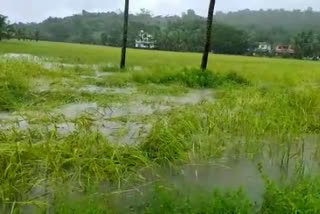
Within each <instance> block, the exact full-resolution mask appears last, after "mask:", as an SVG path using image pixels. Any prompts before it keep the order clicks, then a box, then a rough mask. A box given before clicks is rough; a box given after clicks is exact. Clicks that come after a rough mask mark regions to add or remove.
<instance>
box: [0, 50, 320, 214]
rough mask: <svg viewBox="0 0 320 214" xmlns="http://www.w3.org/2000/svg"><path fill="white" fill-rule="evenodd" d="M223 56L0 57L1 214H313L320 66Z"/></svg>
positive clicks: (315, 209)
mask: <svg viewBox="0 0 320 214" xmlns="http://www.w3.org/2000/svg"><path fill="white" fill-rule="evenodd" d="M188 57H190V56H188ZM224 57H225V58H223V57H222V56H217V61H218V62H217V64H216V69H217V70H218V71H216V69H212V70H213V71H206V72H201V71H199V70H197V69H194V68H192V66H193V65H192V63H191V66H188V65H186V66H185V68H182V69H181V68H180V67H178V66H173V65H168V66H167V67H163V66H162V67H150V66H149V65H148V64H144V63H142V62H140V61H137V62H136V63H134V64H132V66H129V67H128V68H127V70H126V71H123V72H121V71H120V70H119V69H117V66H116V64H115V62H114V61H112V60H110V61H107V62H103V61H98V60H97V61H90V62H88V61H86V60H83V61H82V60H79V61H77V62H75V61H73V60H69V59H68V58H58V57H57V56H45V57H44V56H43V57H42V56H35V55H31V54H17V53H5V54H3V55H0V70H1V73H0V83H1V86H0V92H1V93H0V144H1V147H0V170H1V172H0V213H45V212H46V213H305V212H309V213H317V212H318V211H319V206H318V204H320V198H319V196H318V192H319V191H320V189H319V187H320V185H319V184H320V177H319V174H318V172H319V163H320V159H319V152H320V147H319V137H320V136H319V132H320V123H319V116H320V93H319V88H318V87H316V86H317V85H319V82H320V81H319V80H320V74H319V72H320V68H318V67H316V66H315V65H314V64H313V63H311V62H297V61H292V62H291V61H290V60H272V59H270V61H268V62H264V63H265V64H266V66H265V67H264V68H262V67H259V66H256V65H255V63H256V61H255V60H257V59H253V60H252V61H250V60H249V59H247V58H245V57H243V58H241V57H239V58H234V57H230V58H228V57H227V56H224ZM163 59H165V57H163ZM248 60H249V61H248ZM260 60H266V59H260ZM226 61H227V62H228V61H236V62H237V65H238V66H239V67H242V69H244V70H241V71H239V70H238V69H239V68H238V67H236V66H231V67H229V69H227V70H223V71H222V72H219V68H222V66H221V65H222V64H223V62H226ZM220 63H221V64H220ZM304 63H305V64H304ZM169 64H170V63H169ZM226 64H227V65H226V66H230V65H229V64H228V63H226ZM271 64H275V66H277V65H279V66H280V67H282V68H286V69H287V70H290V68H291V67H290V65H291V64H294V66H293V67H295V68H298V69H297V70H292V71H290V72H292V75H291V76H290V77H288V76H286V75H287V74H288V73H289V71H287V70H283V72H282V73H281V72H278V73H276V72H272V71H271V72H270V73H268V72H267V71H266V70H264V69H265V68H266V67H268V66H270V68H271ZM252 66H256V68H257V69H258V71H257V72H260V75H262V77H261V78H260V77H259V75H258V74H256V73H255V72H254V70H253V68H252ZM314 66H315V67H314ZM293 67H292V68H293ZM305 68H307V69H308V68H310V69H308V70H309V71H307V70H305ZM246 69H247V70H248V71H247V72H245V70H246ZM276 70H277V69H276ZM302 71H304V75H301V74H302Z"/></svg>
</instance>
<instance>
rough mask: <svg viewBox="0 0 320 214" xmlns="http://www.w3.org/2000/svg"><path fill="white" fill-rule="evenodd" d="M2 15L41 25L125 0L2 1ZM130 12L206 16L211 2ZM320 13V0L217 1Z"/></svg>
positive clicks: (136, 0) (164, 3)
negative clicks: (145, 11) (49, 20)
mask: <svg viewBox="0 0 320 214" xmlns="http://www.w3.org/2000/svg"><path fill="white" fill-rule="evenodd" d="M0 1H1V4H0V14H4V15H6V16H9V19H10V20H11V21H12V22H18V21H22V22H39V21H42V20H44V19H46V18H47V17H49V16H52V17H64V16H69V15H72V14H75V13H80V12H81V11H82V9H85V10H87V11H90V12H91V11H100V12H104V11H115V10H118V9H122V8H123V2H124V0H0ZM130 4H131V5H130V12H131V13H134V12H137V11H139V9H140V8H146V9H148V10H151V11H152V13H153V14H155V15H172V14H179V15H180V14H181V13H182V12H183V11H186V10H187V9H189V8H193V9H194V10H195V11H196V12H197V13H198V14H201V15H205V14H206V13H207V7H208V4H209V0H130ZM309 6H310V7H313V9H314V10H320V0H217V5H216V10H219V11H235V10H240V9H246V8H249V9H260V8H263V9H269V8H285V9H290V10H291V9H302V10H304V9H306V8H308V7H309Z"/></svg>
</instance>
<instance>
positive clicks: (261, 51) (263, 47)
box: [253, 42, 272, 55]
mask: <svg viewBox="0 0 320 214" xmlns="http://www.w3.org/2000/svg"><path fill="white" fill-rule="evenodd" d="M271 53H272V46H271V44H270V43H267V42H258V43H257V45H256V48H255V49H254V51H253V55H270V54H271Z"/></svg>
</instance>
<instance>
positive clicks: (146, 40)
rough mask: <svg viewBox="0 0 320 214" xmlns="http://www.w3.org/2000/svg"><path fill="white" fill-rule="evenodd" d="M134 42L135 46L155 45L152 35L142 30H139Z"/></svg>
mask: <svg viewBox="0 0 320 214" xmlns="http://www.w3.org/2000/svg"><path fill="white" fill-rule="evenodd" d="M135 42H136V45H135V47H136V48H144V49H154V48H155V47H156V46H155V41H154V39H153V36H152V35H151V34H148V33H147V32H144V31H143V30H141V31H140V32H139V35H138V38H137V39H136V41H135Z"/></svg>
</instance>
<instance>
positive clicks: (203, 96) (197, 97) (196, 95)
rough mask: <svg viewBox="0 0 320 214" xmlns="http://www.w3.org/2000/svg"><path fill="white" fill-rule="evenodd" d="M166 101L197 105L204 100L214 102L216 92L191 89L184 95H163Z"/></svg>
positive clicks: (176, 103)
mask: <svg viewBox="0 0 320 214" xmlns="http://www.w3.org/2000/svg"><path fill="white" fill-rule="evenodd" d="M162 99H163V100H164V101H165V102H169V103H173V104H175V105H196V104H199V103H201V102H203V101H208V102H212V103H213V102H214V101H215V99H214V92H213V91H212V90H211V89H208V90H191V91H190V92H189V93H187V94H185V95H183V96H165V97H162Z"/></svg>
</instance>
